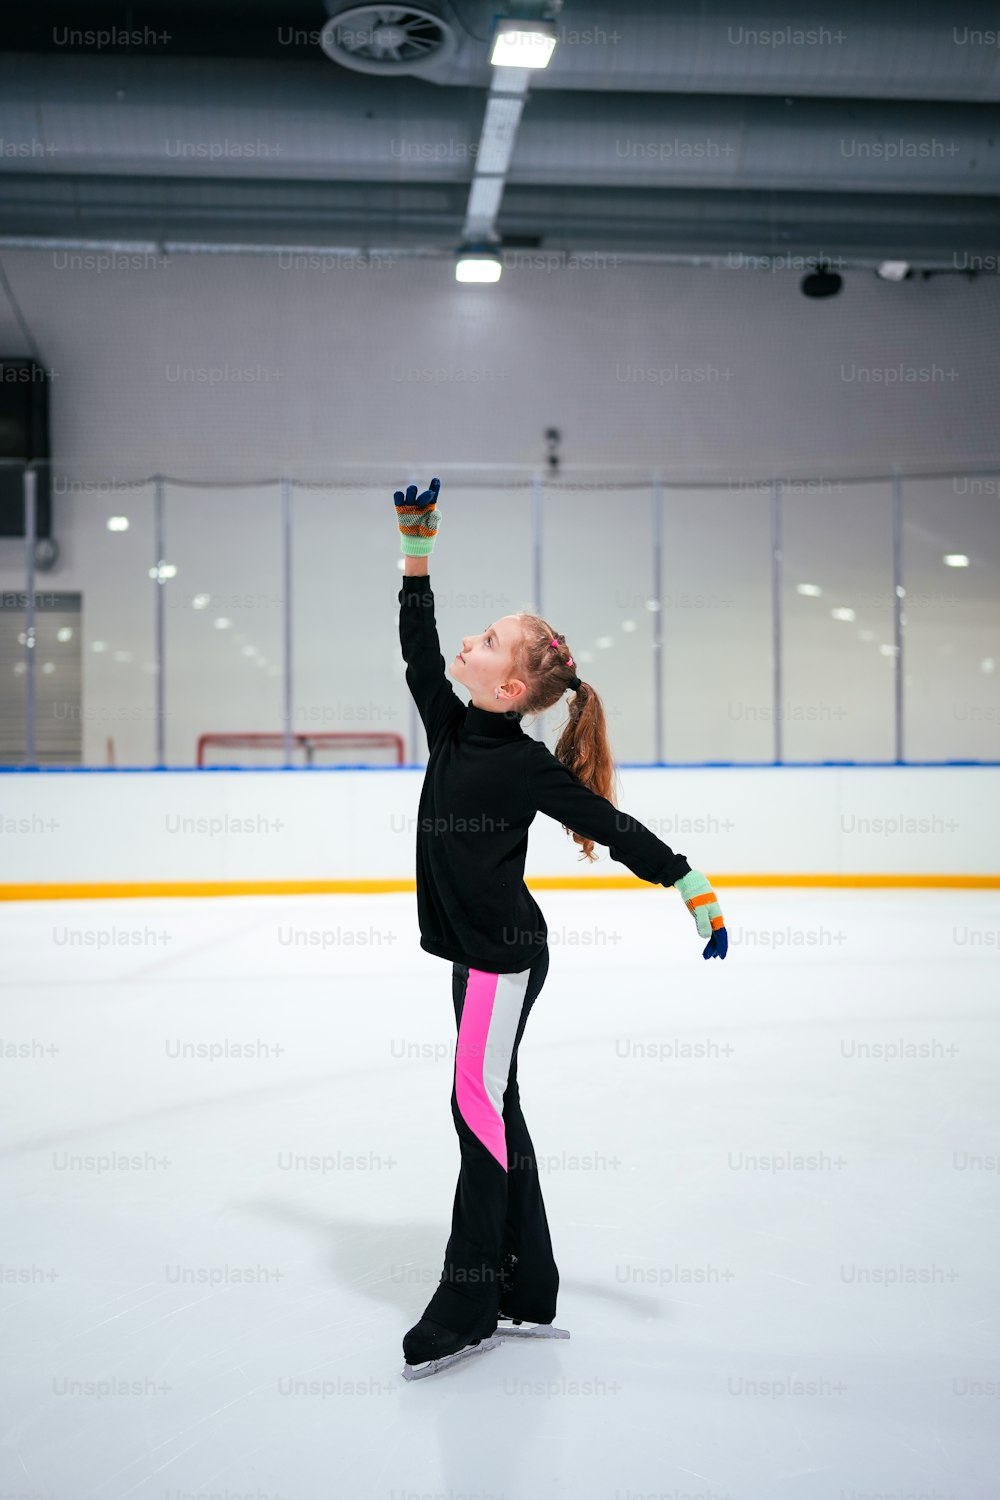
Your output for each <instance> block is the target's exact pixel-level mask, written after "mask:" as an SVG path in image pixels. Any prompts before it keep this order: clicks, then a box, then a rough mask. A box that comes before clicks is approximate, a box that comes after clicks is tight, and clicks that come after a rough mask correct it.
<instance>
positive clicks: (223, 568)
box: [150, 483, 285, 766]
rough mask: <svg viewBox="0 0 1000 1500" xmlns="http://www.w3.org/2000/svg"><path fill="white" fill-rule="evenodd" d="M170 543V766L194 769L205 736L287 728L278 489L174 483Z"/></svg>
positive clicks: (168, 512)
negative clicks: (200, 486)
mask: <svg viewBox="0 0 1000 1500" xmlns="http://www.w3.org/2000/svg"><path fill="white" fill-rule="evenodd" d="M164 543H165V545H164V561H165V568H164V572H165V574H166V576H165V577H164V579H163V582H162V583H161V584H159V585H157V583H156V581H155V579H154V580H153V584H152V587H153V588H154V589H155V588H156V587H158V586H159V587H161V588H162V589H163V609H164V617H165V628H164V635H165V674H164V675H165V681H166V695H165V704H166V715H165V719H166V733H165V756H164V763H165V764H166V765H168V766H192V765H194V763H195V756H196V751H197V744H198V739H199V737H200V736H201V735H203V734H205V733H209V732H219V731H230V732H232V731H238V732H240V733H245V732H247V731H249V730H256V731H258V732H267V731H273V730H276V729H280V728H281V725H282V701H283V699H282V683H283V647H282V641H283V623H282V622H283V618H284V606H285V587H284V577H283V569H282V519H281V491H280V487H279V486H278V485H265V486H260V487H258V488H256V489H250V488H246V489H234V488H228V487H227V488H225V489H221V488H220V489H214V488H205V489H201V488H198V487H196V486H187V485H178V484H169V483H168V484H166V485H165V486H164ZM154 604H155V601H153V600H151V601H150V607H151V608H152V606H153V605H154ZM228 763H229V764H239V763H240V758H239V756H234V758H233V759H232V760H231V761H229V762H228Z"/></svg>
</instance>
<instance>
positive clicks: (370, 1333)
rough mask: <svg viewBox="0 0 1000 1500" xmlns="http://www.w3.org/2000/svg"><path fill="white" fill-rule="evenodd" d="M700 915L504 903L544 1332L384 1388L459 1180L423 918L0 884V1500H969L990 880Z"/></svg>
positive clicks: (440, 1010)
mask: <svg viewBox="0 0 1000 1500" xmlns="http://www.w3.org/2000/svg"><path fill="white" fill-rule="evenodd" d="M719 897H720V900H721V902H722V905H723V911H724V913H725V915H726V919H727V926H728V928H729V931H730V935H731V947H730V955H729V958H728V959H727V960H726V962H725V963H724V964H722V963H718V962H713V963H710V964H708V963H703V962H702V960H701V957H700V950H701V943H700V942H699V940H698V939H697V936H696V934H695V932H694V928H693V924H691V922H690V918H689V917H688V915H687V913H686V912H685V911H684V909H683V907H682V905H681V903H680V902H679V901H678V900H677V898H676V897H675V896H674V895H673V894H672V893H671V892H669V891H656V890H653V889H647V890H637V891H614V892H607V891H593V892H582V893H579V894H577V893H569V892H565V891H546V892H541V893H540V894H539V896H538V900H539V903H540V905H541V906H542V909H543V910H544V912H545V914H546V917H547V920H548V925H549V945H550V952H551V967H550V970H549V975H548V979H547V982H546V985H545V987H544V989H543V991H542V993H541V996H540V997H539V1000H538V1001H537V1003H536V1005H535V1008H534V1010H533V1012H532V1015H531V1018H530V1020H529V1022H528V1027H527V1031H526V1033H525V1038H524V1042H523V1044H522V1048H521V1053H520V1062H519V1078H520V1084H521V1095H522V1102H523V1106H524V1111H525V1116H526V1118H527V1120H528V1124H529V1127H530V1128H531V1130H532V1134H533V1137H534V1142H535V1146H536V1150H537V1152H538V1155H539V1161H540V1170H541V1173H542V1180H543V1188H544V1193H545V1198H546V1205H547V1209H548V1216H549V1221H550V1225H551V1229H552V1236H553V1242H554V1246H555V1250H556V1255H557V1259H558V1262H559V1267H560V1272H561V1278H562V1281H561V1290H560V1303H559V1313H558V1317H557V1323H558V1324H559V1325H560V1326H562V1327H564V1328H568V1329H569V1330H570V1331H571V1335H572V1337H571V1339H570V1341H569V1342H550V1343H538V1344H536V1343H526V1344H521V1345H517V1344H512V1343H506V1344H504V1345H503V1346H502V1347H500V1348H499V1349H496V1350H495V1351H492V1352H489V1353H487V1354H485V1355H483V1356H481V1357H479V1358H476V1359H473V1360H471V1361H468V1362H467V1363H465V1364H463V1365H461V1366H459V1367H457V1368H455V1369H452V1370H449V1371H447V1372H444V1373H442V1374H440V1375H438V1376H435V1377H433V1378H431V1379H427V1380H423V1381H419V1382H415V1383H412V1384H410V1383H407V1382H404V1381H403V1380H402V1379H401V1377H400V1370H401V1365H402V1354H401V1349H400V1341H401V1338H402V1335H403V1333H404V1332H405V1331H406V1329H407V1328H408V1327H409V1326H410V1325H411V1324H412V1323H413V1322H415V1321H416V1319H417V1318H418V1317H419V1315H420V1313H421V1311H422V1309H423V1307H424V1305H425V1303H426V1302H427V1300H428V1299H429V1297H430V1294H431V1291H432V1290H433V1286H434V1283H435V1281H436V1279H437V1276H438V1274H439V1271H440V1267H441V1261H442V1258H443V1252H444V1246H445V1241H446V1238H447V1232H448V1228H449V1224H450V1215H451V1202H452V1195H453V1192H454V1185H455V1180H456V1176H457V1171H458V1145H457V1140H456V1137H455V1134H454V1129H453V1125H452V1120H451V1114H450V1103H449V1097H450V1089H451V1068H452V1062H453V1054H452V1048H453V1043H454V1017H453V1013H452V1006H451V974H450V966H449V965H448V964H446V963H445V962H444V961H442V960H440V959H437V958H433V957H430V956H429V955H427V954H425V953H423V952H422V951H421V950H420V948H419V946H418V933H417V927H416V913H415V904H414V897H413V896H412V895H386V896H379V897H372V898H367V897H360V896H338V897H327V898H308V899H306V898H291V897H287V898H277V897H259V898H249V899H241V898H228V897H227V898H221V899H216V900H201V901H199V900H194V899H190V900H188V899H171V900H166V899H161V900H129V901H121V902H111V901H86V902H84V901H52V902H47V903H21V902H12V903H9V904H7V905H6V906H5V907H4V909H3V911H2V913H0V921H2V924H3V937H2V943H3V954H4V975H3V1002H4V1003H3V1014H4V1020H3V1027H2V1036H3V1069H4V1072H3V1078H4V1084H5V1087H4V1091H3V1094H4V1110H3V1116H4V1122H5V1124H4V1136H5V1142H4V1148H3V1151H4V1158H5V1163H4V1165H5V1169H6V1170H5V1173H4V1180H5V1187H4V1202H5V1213H4V1245H3V1254H2V1260H3V1267H4V1270H3V1276H4V1282H3V1294H4V1295H3V1301H4V1318H3V1383H4V1393H3V1412H4V1418H3V1440H2V1449H0V1493H2V1495H3V1496H5V1497H6V1496H14V1495H24V1496H31V1497H35V1496H38V1497H47V1500H125V1497H144V1500H145V1497H149V1500H154V1497H155V1500H181V1497H183V1496H189V1495H198V1496H207V1495H211V1496H216V1497H225V1500H235V1497H236V1496H253V1497H255V1500H263V1497H267V1500H328V1497H331V1496H340V1495H344V1496H351V1497H357V1500H406V1497H415V1496H421V1497H430V1496H435V1497H445V1500H461V1497H464V1500H487V1497H493V1500H497V1497H504V1500H532V1497H534V1496H537V1495H540V1494H553V1495H565V1496H566V1497H568V1500H569V1497H572V1500H646V1497H650V1496H657V1497H662V1500H681V1497H700V1500H865V1497H869V1496H874V1495H877V1494H878V1495H882V1496H892V1497H893V1500H904V1497H910V1500H912V1497H915V1496H921V1497H926V1500H992V1497H995V1496H996V1495H997V1493H998V1481H997V1477H996V1476H997V1467H998V1463H1000V1444H998V1437H997V1434H998V1430H1000V1363H998V1359H997V1323H996V1314H997V1294H996V1259H997V1244H998V1238H997V1218H998V1208H997V1203H998V1195H1000V1172H998V1165H997V1164H998V1158H1000V1129H998V1112H997V1093H998V1090H997V1079H998V1066H997V1063H998V1058H997V1053H998V1032H997V1026H996V1020H995V1016H996V1006H997V997H998V994H1000V986H998V983H997V978H998V973H1000V952H998V943H1000V892H995V891H985V890H984V891H943V890H942V891H915V892H910V891H902V890H887V891H874V890H868V891H844V892H838V891H830V892H821V891H816V890H798V889H773V890H758V889H742V888H733V889H729V890H727V889H726V888H725V885H724V884H723V883H722V882H721V881H720V883H719ZM212 1044H215V1047H214V1051H213V1049H212Z"/></svg>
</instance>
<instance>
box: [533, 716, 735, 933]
mask: <svg viewBox="0 0 1000 1500" xmlns="http://www.w3.org/2000/svg"><path fill="white" fill-rule="evenodd" d="M527 789H528V795H529V799H530V803H531V806H532V807H533V808H535V809H537V810H538V811H539V812H543V813H547V814H548V816H549V817H550V818H558V820H559V822H560V823H562V825H563V826H564V827H565V828H568V829H569V830H570V832H571V833H579V834H582V835H583V837H584V838H588V839H593V840H594V842H595V843H597V844H604V845H605V846H606V847H607V850H608V853H609V854H610V855H611V858H612V859H614V860H617V861H618V862H619V864H623V865H627V866H628V868H629V869H630V870H631V871H632V873H633V874H634V875H638V877H639V879H640V880H648V881H650V882H651V883H653V884H656V885H672V886H674V887H676V889H677V890H678V891H679V892H680V895H681V898H682V899H683V901H684V904H685V905H686V906H687V908H688V910H689V911H690V913H691V915H692V916H693V917H694V919H695V923H696V925H697V928H698V932H699V934H700V936H701V937H704V938H708V943H707V945H706V947H705V948H704V950H703V952H702V957H703V958H725V956H726V952H727V949H728V946H729V938H728V935H727V933H726V928H725V924H724V922H723V919H722V912H721V911H720V909H719V903H718V901H717V900H716V898H715V892H714V891H713V890H712V887H711V885H710V884H709V882H708V881H707V880H706V878H705V876H704V875H703V874H702V873H701V871H700V870H693V869H692V868H691V866H690V865H689V864H688V862H687V859H686V858H685V856H684V855H683V854H675V852H674V851H673V849H671V848H670V845H669V844H665V843H663V841H662V839H658V838H657V836H656V834H655V833H653V831H652V830H651V829H649V828H647V827H646V826H645V824H644V823H640V822H639V820H638V819H637V818H633V817H631V816H630V815H629V814H628V813H625V812H622V811H621V810H620V809H619V808H617V807H615V805H614V803H613V802H609V801H608V800H607V798H606V797H601V796H598V794H597V793H596V792H592V791H591V790H590V788H589V787H585V786H584V785H583V783H582V782H580V781H578V780H577V778H576V777H575V776H574V775H573V773H572V771H570V770H569V769H568V767H566V766H564V765H563V763H562V762H561V761H560V760H557V759H556V757H555V756H554V755H553V754H552V753H551V751H550V750H548V749H547V748H546V747H545V746H544V745H541V744H539V745H538V746H537V747H536V748H534V749H533V750H532V751H531V759H530V761H529V768H528V773H527Z"/></svg>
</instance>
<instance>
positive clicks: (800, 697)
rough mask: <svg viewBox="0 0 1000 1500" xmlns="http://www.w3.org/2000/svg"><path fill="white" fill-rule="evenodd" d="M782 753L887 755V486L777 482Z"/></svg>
mask: <svg viewBox="0 0 1000 1500" xmlns="http://www.w3.org/2000/svg"><path fill="white" fill-rule="evenodd" d="M781 540H782V547H781V550H782V554H783V555H782V578H783V584H782V678H783V682H782V688H783V691H782V704H781V728H782V740H783V757H782V758H783V759H784V760H805V761H814V760H893V759H894V758H895V753H896V751H895V731H894V712H895V710H894V703H895V697H894V669H895V651H894V647H893V629H894V626H893V599H894V583H893V572H892V489H891V485H889V484H847V483H844V482H842V481H839V480H822V481H819V480H817V481H815V482H814V483H811V484H792V483H783V484H782V485H781Z"/></svg>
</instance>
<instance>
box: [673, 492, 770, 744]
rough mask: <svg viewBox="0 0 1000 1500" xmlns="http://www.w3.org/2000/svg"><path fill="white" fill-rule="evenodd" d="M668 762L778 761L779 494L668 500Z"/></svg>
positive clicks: (692, 495) (691, 495)
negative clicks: (774, 607) (775, 546)
mask: <svg viewBox="0 0 1000 1500" xmlns="http://www.w3.org/2000/svg"><path fill="white" fill-rule="evenodd" d="M663 505H664V512H663V577H662V583H661V591H662V602H663V650H662V656H663V667H662V671H663V702H664V720H665V726H664V742H665V747H666V753H665V756H664V758H665V760H667V761H668V762H670V761H673V762H677V761H682V762H684V761H705V760H747V761H770V760H771V759H772V757H773V749H774V722H773V721H774V713H773V669H772V620H771V541H770V536H771V531H770V526H771V486H770V485H769V484H765V485H757V484H743V483H740V484H737V483H735V482H734V483H733V484H732V485H731V486H729V487H727V488H724V489H700V488H699V489H690V490H685V489H672V488H667V489H665V490H664V498H663Z"/></svg>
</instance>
